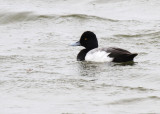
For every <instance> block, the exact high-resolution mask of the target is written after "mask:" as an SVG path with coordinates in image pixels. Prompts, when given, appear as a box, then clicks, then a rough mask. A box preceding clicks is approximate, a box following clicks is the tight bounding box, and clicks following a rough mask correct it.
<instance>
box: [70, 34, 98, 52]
mask: <svg viewBox="0 0 160 114" xmlns="http://www.w3.org/2000/svg"><path fill="white" fill-rule="evenodd" d="M73 46H84V47H85V48H86V49H89V50H90V49H94V48H97V47H98V41H97V37H96V35H95V34H94V33H93V32H91V31H86V32H84V33H83V34H82V36H81V38H80V40H79V41H78V42H76V43H75V44H73Z"/></svg>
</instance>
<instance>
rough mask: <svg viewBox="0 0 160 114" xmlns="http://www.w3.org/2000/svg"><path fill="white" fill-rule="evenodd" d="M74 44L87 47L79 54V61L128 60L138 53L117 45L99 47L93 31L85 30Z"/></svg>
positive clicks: (131, 59)
mask: <svg viewBox="0 0 160 114" xmlns="http://www.w3.org/2000/svg"><path fill="white" fill-rule="evenodd" d="M72 46H83V47H85V49H83V50H81V51H80V52H79V54H78V55H77V60H78V61H84V60H85V61H94V62H128V61H133V59H134V57H135V56H137V55H138V54H137V53H131V52H129V51H127V50H124V49H121V48H117V47H109V48H98V40H97V37H96V35H95V34H94V33H93V32H91V31H86V32H84V33H83V34H82V36H81V38H80V40H79V41H78V42H76V43H74V44H72Z"/></svg>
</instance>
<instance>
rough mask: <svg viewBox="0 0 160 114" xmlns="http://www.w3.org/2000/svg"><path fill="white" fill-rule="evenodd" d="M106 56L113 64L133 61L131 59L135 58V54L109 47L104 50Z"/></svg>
mask: <svg viewBox="0 0 160 114" xmlns="http://www.w3.org/2000/svg"><path fill="white" fill-rule="evenodd" d="M106 52H107V53H110V54H109V55H108V56H109V57H111V58H113V62H127V61H133V58H134V57H135V56H137V55H138V54H137V53H131V52H129V51H127V50H124V49H121V48H115V47H110V48H107V49H106Z"/></svg>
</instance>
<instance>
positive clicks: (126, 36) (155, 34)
mask: <svg viewBox="0 0 160 114" xmlns="http://www.w3.org/2000/svg"><path fill="white" fill-rule="evenodd" d="M159 35H160V31H156V32H151V33H144V34H134V35H131V34H117V35H114V36H115V37H124V38H131V37H146V36H149V37H151V36H159Z"/></svg>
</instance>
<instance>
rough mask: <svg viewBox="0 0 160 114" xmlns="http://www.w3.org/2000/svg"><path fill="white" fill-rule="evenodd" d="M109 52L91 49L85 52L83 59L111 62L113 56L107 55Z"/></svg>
mask: <svg viewBox="0 0 160 114" xmlns="http://www.w3.org/2000/svg"><path fill="white" fill-rule="evenodd" d="M109 54H110V53H107V52H106V51H103V50H100V49H93V50H91V51H89V52H88V53H87V55H86V57H85V60H86V61H94V62H111V61H112V60H113V58H110V57H108V55H109Z"/></svg>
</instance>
